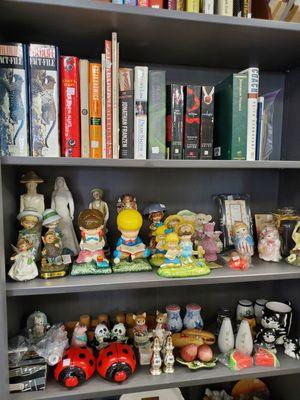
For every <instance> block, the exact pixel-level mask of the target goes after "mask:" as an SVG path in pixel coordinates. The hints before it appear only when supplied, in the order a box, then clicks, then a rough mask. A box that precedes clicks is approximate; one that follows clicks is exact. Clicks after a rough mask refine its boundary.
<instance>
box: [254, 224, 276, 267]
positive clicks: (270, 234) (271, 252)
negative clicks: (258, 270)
mask: <svg viewBox="0 0 300 400" xmlns="http://www.w3.org/2000/svg"><path fill="white" fill-rule="evenodd" d="M280 246H281V243H280V239H279V233H278V230H277V229H276V227H275V226H266V227H264V228H263V230H262V231H261V233H260V235H259V239H258V255H259V258H261V259H262V260H265V261H274V262H279V261H280V260H281V254H280Z"/></svg>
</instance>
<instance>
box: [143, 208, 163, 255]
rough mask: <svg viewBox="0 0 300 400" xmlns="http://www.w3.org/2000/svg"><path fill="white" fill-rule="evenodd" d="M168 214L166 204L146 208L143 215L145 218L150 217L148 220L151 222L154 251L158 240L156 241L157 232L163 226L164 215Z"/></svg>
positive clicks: (151, 243)
mask: <svg viewBox="0 0 300 400" xmlns="http://www.w3.org/2000/svg"><path fill="white" fill-rule="evenodd" d="M165 212H166V206H165V205H164V204H159V203H155V204H151V205H150V206H148V207H147V208H145V210H144V212H143V214H144V215H145V216H148V219H149V221H150V226H149V229H150V235H149V236H150V248H151V249H154V248H155V245H156V240H155V231H156V230H157V228H158V227H160V226H162V225H163V222H162V219H163V217H164V214H165Z"/></svg>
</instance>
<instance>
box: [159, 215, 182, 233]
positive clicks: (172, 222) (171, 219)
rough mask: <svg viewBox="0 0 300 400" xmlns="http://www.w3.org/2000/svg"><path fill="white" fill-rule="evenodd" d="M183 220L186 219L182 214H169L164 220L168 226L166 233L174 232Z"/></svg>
mask: <svg viewBox="0 0 300 400" xmlns="http://www.w3.org/2000/svg"><path fill="white" fill-rule="evenodd" d="M183 221H184V220H183V218H182V217H181V216H180V215H178V214H175V215H169V216H168V217H167V218H166V219H165V221H164V224H165V225H166V227H167V230H166V232H165V233H166V234H169V233H172V232H174V230H175V226H176V225H177V224H180V223H182V222H183Z"/></svg>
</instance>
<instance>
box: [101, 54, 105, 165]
mask: <svg viewBox="0 0 300 400" xmlns="http://www.w3.org/2000/svg"><path fill="white" fill-rule="evenodd" d="M105 65H106V62H105V54H104V53H103V54H101V78H102V82H101V103H102V117H101V122H102V158H106V67H105Z"/></svg>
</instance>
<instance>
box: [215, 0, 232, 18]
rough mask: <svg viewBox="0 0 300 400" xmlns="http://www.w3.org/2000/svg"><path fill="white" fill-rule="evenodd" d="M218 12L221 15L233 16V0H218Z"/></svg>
mask: <svg viewBox="0 0 300 400" xmlns="http://www.w3.org/2000/svg"><path fill="white" fill-rule="evenodd" d="M217 13H218V14H219V15H226V16H229V17H230V16H231V17H232V16H233V0H218V6H217Z"/></svg>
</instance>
